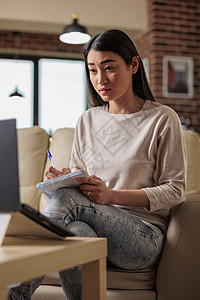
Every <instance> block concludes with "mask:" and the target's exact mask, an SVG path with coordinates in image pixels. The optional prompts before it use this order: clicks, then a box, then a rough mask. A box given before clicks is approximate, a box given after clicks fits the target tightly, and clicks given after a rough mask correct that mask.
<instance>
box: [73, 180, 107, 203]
mask: <svg viewBox="0 0 200 300" xmlns="http://www.w3.org/2000/svg"><path fill="white" fill-rule="evenodd" d="M76 180H77V181H78V182H79V183H80V189H81V190H82V192H83V194H84V195H85V196H86V197H87V198H88V199H90V200H91V201H93V202H96V203H98V204H111V203H112V190H110V189H109V188H108V187H107V186H106V184H105V183H104V182H103V180H101V178H99V177H97V176H95V175H91V176H89V177H80V178H77V179H76Z"/></svg>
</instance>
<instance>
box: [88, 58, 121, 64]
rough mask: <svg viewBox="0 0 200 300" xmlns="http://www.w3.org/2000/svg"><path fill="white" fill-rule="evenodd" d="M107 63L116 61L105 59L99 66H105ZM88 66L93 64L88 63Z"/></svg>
mask: <svg viewBox="0 0 200 300" xmlns="http://www.w3.org/2000/svg"><path fill="white" fill-rule="evenodd" d="M108 62H116V60H114V59H106V60H103V61H102V62H101V63H100V64H101V65H103V64H107V63H108ZM88 65H89V66H93V65H94V63H88Z"/></svg>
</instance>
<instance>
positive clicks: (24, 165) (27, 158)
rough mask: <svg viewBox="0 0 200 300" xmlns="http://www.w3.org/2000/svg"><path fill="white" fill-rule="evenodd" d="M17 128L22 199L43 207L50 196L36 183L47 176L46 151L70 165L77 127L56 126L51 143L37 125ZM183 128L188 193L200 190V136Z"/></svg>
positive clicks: (60, 161)
mask: <svg viewBox="0 0 200 300" xmlns="http://www.w3.org/2000/svg"><path fill="white" fill-rule="evenodd" d="M17 132H18V153H19V175H20V195H21V202H25V203H29V204H30V205H32V206H33V207H35V208H37V209H39V210H40V211H43V210H44V208H45V207H46V205H47V203H48V199H47V198H46V197H45V196H44V195H42V194H41V193H40V191H39V190H38V189H37V188H36V184H37V183H38V182H40V181H43V180H46V179H45V177H44V172H45V171H46V170H47V169H48V168H49V166H50V162H49V160H48V159H47V154H46V151H47V149H48V147H49V149H50V151H51V153H52V155H53V159H54V161H55V164H56V166H57V168H58V169H60V168H62V167H68V166H69V164H70V153H71V147H72V142H73V136H74V129H73V128H61V129H58V130H56V131H55V132H54V133H53V135H52V141H51V142H50V144H49V136H48V134H47V133H46V132H45V131H44V130H43V129H41V128H40V127H38V126H34V127H31V128H26V129H18V131H17ZM183 132H184V138H185V142H186V151H187V185H186V194H200V180H199V179H200V137H199V135H198V134H197V133H195V132H193V131H191V130H187V131H183Z"/></svg>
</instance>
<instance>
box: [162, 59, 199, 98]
mask: <svg viewBox="0 0 200 300" xmlns="http://www.w3.org/2000/svg"><path fill="white" fill-rule="evenodd" d="M163 95H164V96H165V97H168V98H169V97H171V98H192V97H193V60H192V58H190V57H177V56H165V57H164V58H163Z"/></svg>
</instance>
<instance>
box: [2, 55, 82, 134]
mask: <svg viewBox="0 0 200 300" xmlns="http://www.w3.org/2000/svg"><path fill="white" fill-rule="evenodd" d="M84 68H85V66H84V62H83V61H82V60H68V59H56V58H42V57H36V56H34V57H28V56H25V55H24V56H20V57H19V59H13V57H12V56H11V55H3V54H2V55H1V58H0V83H1V84H0V119H8V118H16V119H17V128H24V127H31V126H33V125H39V126H40V127H42V128H44V129H45V130H46V131H47V132H48V133H51V132H53V131H55V130H56V129H57V128H60V127H75V124H76V122H77V119H78V117H79V116H80V114H81V113H82V112H83V111H85V110H86V76H85V70H84ZM16 87H17V88H18V90H19V92H20V93H22V94H23V95H24V98H18V99H16V98H14V97H9V95H10V94H11V93H12V92H14V90H15V89H16Z"/></svg>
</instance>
